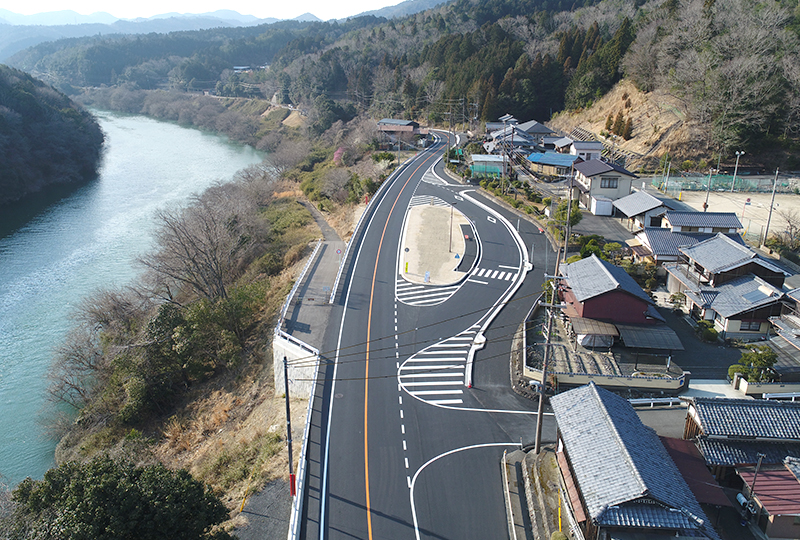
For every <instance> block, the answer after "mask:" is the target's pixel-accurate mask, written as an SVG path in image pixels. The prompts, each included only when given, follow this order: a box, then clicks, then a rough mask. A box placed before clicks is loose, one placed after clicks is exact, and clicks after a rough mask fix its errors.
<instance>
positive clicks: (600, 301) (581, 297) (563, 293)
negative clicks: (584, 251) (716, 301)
mask: <svg viewBox="0 0 800 540" xmlns="http://www.w3.org/2000/svg"><path fill="white" fill-rule="evenodd" d="M559 271H560V273H561V275H562V276H563V277H564V281H563V283H562V284H561V286H560V288H559V296H560V297H561V300H562V301H563V302H564V303H566V305H567V307H566V308H565V309H564V313H565V314H567V316H575V317H583V318H589V319H599V320H603V321H608V322H619V323H631V324H653V323H655V322H659V321H661V322H663V321H664V317H662V316H661V314H660V313H658V310H657V309H656V307H655V303H654V302H653V299H652V298H650V296H649V295H648V294H647V293H646V292H644V290H642V288H641V287H640V286H639V284H638V283H636V281H635V280H634V279H633V278H632V277H631V276H630V275H629V274H628V273H627V272H626V271H625V270H624V269H622V268H620V267H619V266H615V265H613V264H611V263H610V262H608V261H604V260H602V259H600V258H599V257H598V256H597V255H595V254H592V255H591V256H590V257H587V258H585V259H581V260H579V261H575V262H573V263H569V264H564V265H561V267H560V268H559Z"/></svg>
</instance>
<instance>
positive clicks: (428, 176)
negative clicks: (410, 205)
mask: <svg viewBox="0 0 800 540" xmlns="http://www.w3.org/2000/svg"><path fill="white" fill-rule="evenodd" d="M422 181H423V182H425V183H428V184H434V185H438V186H446V185H447V182H445V181H444V180H442V179H441V178H439V177H438V176H436V174H434V172H433V168H430V169H428V170H427V171H426V172H425V174H423V175H422Z"/></svg>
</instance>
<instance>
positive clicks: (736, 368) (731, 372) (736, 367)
mask: <svg viewBox="0 0 800 540" xmlns="http://www.w3.org/2000/svg"><path fill="white" fill-rule="evenodd" d="M743 367H744V366H742V365H741V364H733V365H732V366H730V367H729V368H728V378H729V379H730V380H733V379H734V377H735V376H736V374H737V373H741V374H742V375H744V373H743V371H744V369H743ZM745 378H746V377H745Z"/></svg>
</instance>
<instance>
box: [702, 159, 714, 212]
mask: <svg viewBox="0 0 800 540" xmlns="http://www.w3.org/2000/svg"><path fill="white" fill-rule="evenodd" d="M713 172H714V169H708V186H706V202H704V203H703V212H705V211H706V210H708V196H709V194H711V174H712V173H713Z"/></svg>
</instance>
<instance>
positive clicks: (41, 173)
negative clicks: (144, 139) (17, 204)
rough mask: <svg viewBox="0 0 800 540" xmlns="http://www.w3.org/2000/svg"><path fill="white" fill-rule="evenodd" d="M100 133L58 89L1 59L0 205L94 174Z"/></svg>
mask: <svg viewBox="0 0 800 540" xmlns="http://www.w3.org/2000/svg"><path fill="white" fill-rule="evenodd" d="M102 145H103V133H102V131H101V130H100V126H98V125H97V122H96V121H95V120H94V118H93V117H92V116H91V115H90V114H89V113H88V112H86V111H85V110H83V109H82V108H80V107H79V106H78V105H76V104H75V103H73V102H72V101H71V100H70V99H69V98H68V97H67V96H65V95H64V94H62V93H61V92H59V91H57V90H55V89H53V88H52V87H50V86H47V85H46V84H44V83H43V82H41V81H38V80H36V79H34V78H33V77H31V76H30V75H28V74H27V73H23V72H21V71H18V70H16V69H13V68H9V67H7V66H3V65H0V205H2V204H5V203H8V202H11V201H16V200H18V199H20V198H22V197H24V196H25V195H28V194H30V193H35V192H38V191H41V190H42V189H44V188H45V187H46V186H48V185H51V184H68V183H74V182H79V181H81V180H85V179H88V178H90V177H91V176H92V175H94V174H96V171H97V166H98V162H99V159H100V151H101V149H102Z"/></svg>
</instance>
